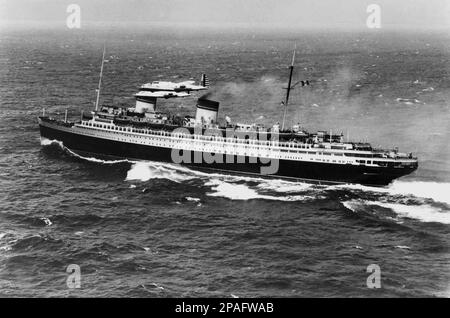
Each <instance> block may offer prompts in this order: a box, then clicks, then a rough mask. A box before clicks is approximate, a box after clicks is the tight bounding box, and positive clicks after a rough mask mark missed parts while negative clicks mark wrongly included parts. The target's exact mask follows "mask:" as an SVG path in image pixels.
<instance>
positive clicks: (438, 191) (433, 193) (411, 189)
mask: <svg viewBox="0 0 450 318" xmlns="http://www.w3.org/2000/svg"><path fill="white" fill-rule="evenodd" d="M339 188H341V189H352V190H360V191H366V192H375V193H376V192H378V193H387V194H391V195H410V196H414V197H417V198H424V199H432V200H433V201H435V202H442V203H446V204H450V183H448V182H426V181H394V182H393V183H392V184H391V185H390V186H389V187H387V188H379V187H369V186H364V185H358V184H344V185H335V186H329V187H328V189H339Z"/></svg>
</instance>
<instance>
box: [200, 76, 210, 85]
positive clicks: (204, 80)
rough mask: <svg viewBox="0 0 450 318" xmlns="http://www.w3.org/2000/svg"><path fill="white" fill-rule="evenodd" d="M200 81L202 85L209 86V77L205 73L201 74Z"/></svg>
mask: <svg viewBox="0 0 450 318" xmlns="http://www.w3.org/2000/svg"><path fill="white" fill-rule="evenodd" d="M200 83H201V85H202V86H203V87H209V78H208V76H206V74H202V78H201V80H200Z"/></svg>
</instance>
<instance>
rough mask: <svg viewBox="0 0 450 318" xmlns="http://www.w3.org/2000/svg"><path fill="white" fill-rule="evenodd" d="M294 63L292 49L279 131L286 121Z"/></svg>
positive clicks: (282, 128)
mask: <svg viewBox="0 0 450 318" xmlns="http://www.w3.org/2000/svg"><path fill="white" fill-rule="evenodd" d="M294 62H295V49H294V53H293V55H292V63H291V66H289V83H288V87H287V88H286V100H285V102H284V114H283V124H282V125H281V131H283V130H284V123H285V121H286V111H287V106H288V103H289V94H290V93H291V89H292V87H291V83H292V74H293V72H294Z"/></svg>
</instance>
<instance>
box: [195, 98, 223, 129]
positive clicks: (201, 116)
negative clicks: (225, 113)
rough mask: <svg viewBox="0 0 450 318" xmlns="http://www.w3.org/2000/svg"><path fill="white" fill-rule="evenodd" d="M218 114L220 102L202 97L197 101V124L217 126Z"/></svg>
mask: <svg viewBox="0 0 450 318" xmlns="http://www.w3.org/2000/svg"><path fill="white" fill-rule="evenodd" d="M218 112H219V102H215V101H213V100H209V99H206V98H204V97H203V98H202V97H200V98H199V99H198V100H197V112H196V114H195V122H197V123H202V124H215V123H217V113H218Z"/></svg>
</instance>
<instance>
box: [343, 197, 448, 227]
mask: <svg viewBox="0 0 450 318" xmlns="http://www.w3.org/2000/svg"><path fill="white" fill-rule="evenodd" d="M342 204H343V205H344V206H345V207H346V208H347V209H349V210H351V211H353V212H355V213H358V212H361V211H366V210H367V207H375V208H376V207H381V208H384V209H389V210H391V211H393V212H394V213H395V214H396V215H397V216H398V217H400V218H410V219H416V220H419V221H422V222H436V223H442V224H450V211H446V210H444V209H442V208H438V207H434V206H432V205H429V204H422V205H408V204H401V203H388V202H379V201H368V200H350V201H344V202H342Z"/></svg>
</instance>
